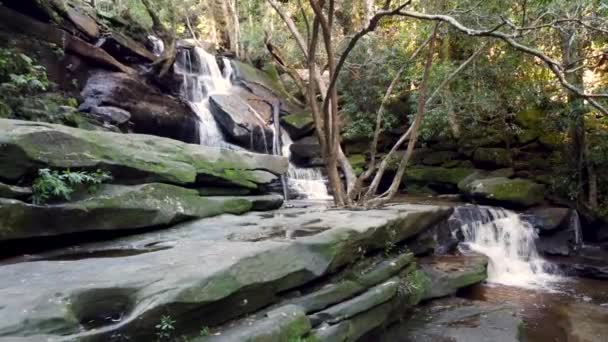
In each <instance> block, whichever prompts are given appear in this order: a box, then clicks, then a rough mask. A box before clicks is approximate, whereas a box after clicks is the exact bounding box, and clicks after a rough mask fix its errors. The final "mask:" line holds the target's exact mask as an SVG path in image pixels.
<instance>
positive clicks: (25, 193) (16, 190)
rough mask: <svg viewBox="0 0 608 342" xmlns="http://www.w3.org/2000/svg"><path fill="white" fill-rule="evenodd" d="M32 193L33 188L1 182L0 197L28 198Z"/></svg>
mask: <svg viewBox="0 0 608 342" xmlns="http://www.w3.org/2000/svg"><path fill="white" fill-rule="evenodd" d="M31 195H32V188H30V187H23V186H16V185H9V184H4V183H2V182H0V198H18V199H27V198H29V197H30V196H31Z"/></svg>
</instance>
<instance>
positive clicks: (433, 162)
mask: <svg viewBox="0 0 608 342" xmlns="http://www.w3.org/2000/svg"><path fill="white" fill-rule="evenodd" d="M457 157H458V152H454V151H432V152H429V153H428V154H426V155H425V156H424V158H423V159H422V164H424V165H428V166H439V165H442V164H445V163H448V162H452V161H455V159H456V158H457Z"/></svg>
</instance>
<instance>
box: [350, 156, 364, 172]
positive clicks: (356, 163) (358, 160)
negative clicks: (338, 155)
mask: <svg viewBox="0 0 608 342" xmlns="http://www.w3.org/2000/svg"><path fill="white" fill-rule="evenodd" d="M348 161H349V162H350V165H351V166H352V167H353V169H354V171H355V174H356V175H357V176H358V175H360V174H362V173H363V170H364V168H365V165H367V161H366V159H365V155H363V154H353V155H350V156H348Z"/></svg>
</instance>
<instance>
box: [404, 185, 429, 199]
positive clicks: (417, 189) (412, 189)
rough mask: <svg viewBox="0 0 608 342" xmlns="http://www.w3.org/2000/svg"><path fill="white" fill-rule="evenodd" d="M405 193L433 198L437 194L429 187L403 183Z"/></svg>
mask: <svg viewBox="0 0 608 342" xmlns="http://www.w3.org/2000/svg"><path fill="white" fill-rule="evenodd" d="M404 190H405V192H406V193H407V194H410V195H422V196H434V195H437V192H436V191H435V190H433V189H431V188H430V187H428V186H426V185H424V184H421V183H417V182H405V189H404Z"/></svg>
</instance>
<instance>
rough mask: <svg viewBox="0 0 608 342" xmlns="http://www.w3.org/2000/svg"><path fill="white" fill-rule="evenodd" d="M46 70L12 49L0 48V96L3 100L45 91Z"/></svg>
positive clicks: (47, 82)
mask: <svg viewBox="0 0 608 342" xmlns="http://www.w3.org/2000/svg"><path fill="white" fill-rule="evenodd" d="M48 87H49V81H48V79H47V76H46V69H45V68H44V67H43V66H41V65H38V64H36V63H35V62H34V60H33V59H32V58H31V57H29V56H27V55H25V54H23V53H20V52H17V51H16V50H14V49H9V48H0V94H1V95H0V96H1V97H2V98H4V99H5V100H7V99H10V98H11V97H14V96H16V95H19V94H36V93H39V92H42V91H45V90H47V89H48Z"/></svg>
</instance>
